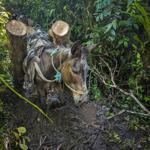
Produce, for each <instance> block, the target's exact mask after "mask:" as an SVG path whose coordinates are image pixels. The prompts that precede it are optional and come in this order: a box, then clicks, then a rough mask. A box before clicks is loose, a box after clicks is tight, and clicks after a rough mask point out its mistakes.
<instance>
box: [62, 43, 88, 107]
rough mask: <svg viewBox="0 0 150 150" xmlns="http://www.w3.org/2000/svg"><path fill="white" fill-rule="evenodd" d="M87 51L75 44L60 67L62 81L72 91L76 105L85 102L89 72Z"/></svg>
mask: <svg viewBox="0 0 150 150" xmlns="http://www.w3.org/2000/svg"><path fill="white" fill-rule="evenodd" d="M88 53H89V50H88V49H87V48H85V47H83V46H82V45H81V44H80V42H76V43H75V44H74V45H73V47H72V49H71V57H70V58H69V59H67V60H66V61H65V62H64V64H63V67H62V79H63V82H64V83H65V84H66V86H67V87H68V88H69V89H70V90H71V91H72V93H73V98H74V101H75V103H76V104H78V103H80V102H83V101H86V100H87V85H86V78H87V73H88V70H89V66H88V64H87V56H88Z"/></svg>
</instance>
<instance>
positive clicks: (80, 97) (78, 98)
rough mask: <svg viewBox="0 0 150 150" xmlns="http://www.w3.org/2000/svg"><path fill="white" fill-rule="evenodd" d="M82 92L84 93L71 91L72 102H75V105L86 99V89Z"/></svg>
mask: <svg viewBox="0 0 150 150" xmlns="http://www.w3.org/2000/svg"><path fill="white" fill-rule="evenodd" d="M84 93H85V94H76V93H73V99H74V102H75V104H76V105H78V104H81V103H84V102H86V101H88V91H87V90H85V91H84Z"/></svg>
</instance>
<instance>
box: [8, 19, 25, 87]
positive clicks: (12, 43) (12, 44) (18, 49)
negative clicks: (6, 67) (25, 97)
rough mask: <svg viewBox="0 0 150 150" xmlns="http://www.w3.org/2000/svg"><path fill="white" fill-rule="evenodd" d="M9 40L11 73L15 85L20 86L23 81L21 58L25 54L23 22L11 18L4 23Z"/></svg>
mask: <svg viewBox="0 0 150 150" xmlns="http://www.w3.org/2000/svg"><path fill="white" fill-rule="evenodd" d="M6 31H7V35H8V40H9V50H10V57H11V61H12V64H13V67H12V74H13V78H14V85H15V86H22V85H23V81H24V72H23V67H22V64H23V60H24V58H25V56H26V54H27V50H26V47H27V39H26V34H27V27H26V25H25V24H24V23H22V22H20V21H17V20H11V21H10V22H8V23H7V24H6Z"/></svg>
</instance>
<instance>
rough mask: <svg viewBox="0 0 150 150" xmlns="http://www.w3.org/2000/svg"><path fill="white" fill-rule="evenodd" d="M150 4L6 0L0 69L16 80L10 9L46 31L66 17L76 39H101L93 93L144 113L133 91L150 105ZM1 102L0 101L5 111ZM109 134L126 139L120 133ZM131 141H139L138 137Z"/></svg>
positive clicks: (94, 57) (0, 24)
mask: <svg viewBox="0 0 150 150" xmlns="http://www.w3.org/2000/svg"><path fill="white" fill-rule="evenodd" d="M2 4H3V6H4V7H5V8H6V10H9V11H10V12H9V13H8V12H7V11H6V10H5V9H4V7H2ZM147 4H148V1H147ZM147 6H148V5H147ZM147 9H150V6H149V7H145V6H144V5H143V3H142V2H141V1H140V0H76V1H73V0H51V1H50V0H34V1H33V0H15V1H14V0H2V3H0V14H1V15H0V39H1V40H0V68H1V70H0V75H1V76H2V77H3V78H5V79H6V80H7V81H11V76H10V73H9V72H10V65H11V64H10V60H9V57H8V51H7V48H6V43H7V38H6V31H5V29H4V27H5V24H6V22H7V20H8V17H9V15H10V13H11V14H13V13H15V14H17V15H22V14H23V15H25V17H26V18H30V19H32V20H33V21H34V24H35V25H37V24H39V25H40V26H41V27H42V28H43V29H45V31H48V29H49V27H50V26H51V25H52V23H53V22H54V21H55V20H58V19H63V20H65V21H67V22H68V23H69V24H70V25H71V26H72V29H71V30H72V31H71V39H72V41H75V40H77V39H79V40H82V41H83V43H84V44H85V45H91V44H97V43H100V46H99V47H98V48H97V49H96V50H95V51H93V52H92V53H91V55H90V57H89V64H90V68H91V70H90V73H89V79H88V80H89V81H90V82H89V84H88V85H89V89H90V94H91V95H90V97H91V99H92V100H96V101H100V102H102V100H103V98H105V99H108V100H109V101H111V102H112V105H111V106H110V107H114V106H115V107H118V108H119V109H127V110H132V111H135V112H141V113H143V110H142V109H141V107H140V106H139V105H138V104H137V103H136V101H135V99H134V98H133V97H132V96H130V94H131V93H132V94H133V95H134V96H135V97H136V98H137V99H138V100H139V101H140V103H141V104H143V105H144V106H145V107H146V108H150V89H149V86H150V61H149V60H150V16H149V12H148V10H147ZM0 84H1V83H0ZM120 89H121V90H120ZM1 90H2V89H1V88H0V91H1ZM122 90H123V91H125V92H127V93H129V94H126V93H125V92H122ZM107 102H108V101H106V102H105V103H107ZM102 103H104V102H102ZM1 104H2V102H1V101H0V113H1V112H2V110H3V109H2V108H3V105H1ZM111 110H112V108H110V114H112V112H111ZM139 123H140V121H139V120H138V121H137V120H133V121H132V122H131V123H129V127H130V128H131V129H134V130H137V128H138V124H139ZM110 136H111V137H113V138H114V139H115V141H116V142H121V141H120V137H119V135H118V134H117V133H115V132H114V133H112V134H110ZM0 140H1V139H0ZM127 142H128V144H129V145H134V141H127Z"/></svg>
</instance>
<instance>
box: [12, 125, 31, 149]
mask: <svg viewBox="0 0 150 150" xmlns="http://www.w3.org/2000/svg"><path fill="white" fill-rule="evenodd" d="M26 132H27V131H26V128H25V127H18V128H16V130H15V131H13V132H12V133H13V135H14V137H15V145H16V148H17V147H18V148H20V149H21V150H27V149H28V146H27V143H28V142H30V139H29V137H28V136H25V134H26Z"/></svg>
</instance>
